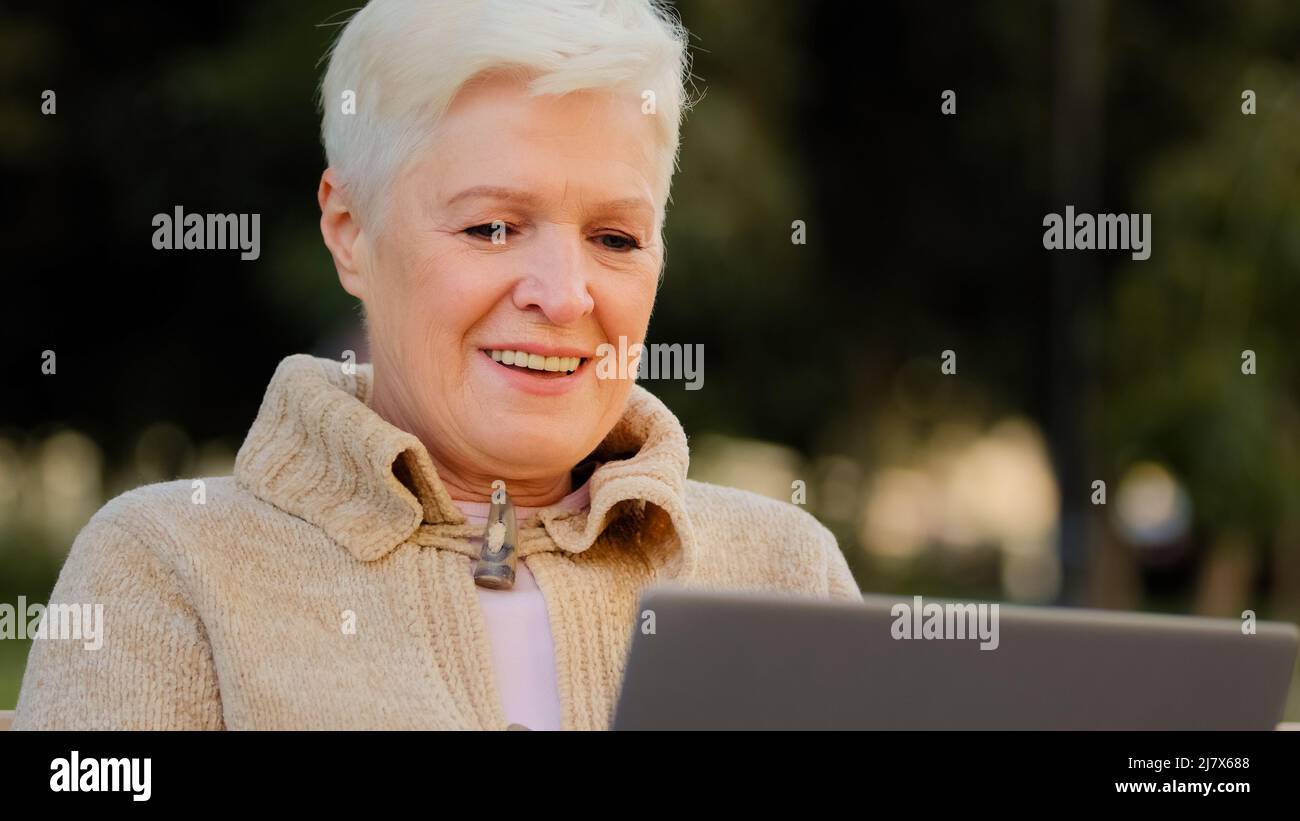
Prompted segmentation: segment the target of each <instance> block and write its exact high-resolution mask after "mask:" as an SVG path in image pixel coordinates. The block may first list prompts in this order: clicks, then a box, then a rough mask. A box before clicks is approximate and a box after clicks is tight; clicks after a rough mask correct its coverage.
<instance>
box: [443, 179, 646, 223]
mask: <svg viewBox="0 0 1300 821" xmlns="http://www.w3.org/2000/svg"><path fill="white" fill-rule="evenodd" d="M468 199H491V200H498V201H501V202H513V203H517V204H519V205H524V206H535V205H537V204H538V203H540V202H541V198H540V197H538V196H537V195H536V194H533V193H531V192H529V191H523V190H520V189H517V188H506V187H503V186H499V185H476V186H473V187H472V188H466V189H465V190H464V191H461V192H460V193H458V194H456V195H454V196H453V197H452V198H451V199H449V200H447V205H449V206H450V205H455V204H456V203H458V202H460V201H462V200H468ZM581 205H582V208H583V210H585V211H590V212H598V213H602V214H609V213H619V212H622V213H627V214H629V215H631V216H645V217H648V218H653V217H654V206H653V205H652V204H651V203H650V201H649V200H647V199H646V198H644V197H619V198H616V199H612V200H605V201H603V202H594V203H586V202H583V203H581Z"/></svg>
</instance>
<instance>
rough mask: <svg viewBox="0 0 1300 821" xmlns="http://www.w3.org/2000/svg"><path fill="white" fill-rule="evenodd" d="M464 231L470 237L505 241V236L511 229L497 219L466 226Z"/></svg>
mask: <svg viewBox="0 0 1300 821" xmlns="http://www.w3.org/2000/svg"><path fill="white" fill-rule="evenodd" d="M465 233H466V234H469V235H470V236H471V237H479V238H480V239H486V240H492V241H493V242H497V243H502V242H505V239H506V236H507V235H509V234H510V233H511V230H510V226H509V225H506V224H505V223H504V222H501V221H500V220H498V221H496V222H485V223H483V224H482V225H475V226H473V227H471V228H466V229H465Z"/></svg>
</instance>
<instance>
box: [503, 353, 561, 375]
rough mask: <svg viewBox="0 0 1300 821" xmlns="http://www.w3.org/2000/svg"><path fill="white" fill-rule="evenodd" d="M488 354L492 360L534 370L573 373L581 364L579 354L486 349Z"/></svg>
mask: <svg viewBox="0 0 1300 821" xmlns="http://www.w3.org/2000/svg"><path fill="white" fill-rule="evenodd" d="M488 354H489V355H490V356H491V357H492V359H493V360H494V361H496V362H500V363H501V364H503V365H514V366H515V367H517V368H528V369H530V370H534V371H551V372H560V373H573V372H574V371H576V370H577V369H578V366H579V365H581V364H582V357H580V356H541V355H540V354H535V353H532V354H530V353H525V352H524V351H504V350H492V351H488Z"/></svg>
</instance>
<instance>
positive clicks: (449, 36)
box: [320, 0, 689, 225]
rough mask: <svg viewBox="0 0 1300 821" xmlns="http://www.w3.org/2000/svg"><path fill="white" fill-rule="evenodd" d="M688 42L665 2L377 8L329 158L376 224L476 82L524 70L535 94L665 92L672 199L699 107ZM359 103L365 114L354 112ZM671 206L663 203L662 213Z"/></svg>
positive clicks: (344, 77) (458, 1)
mask: <svg viewBox="0 0 1300 821" xmlns="http://www.w3.org/2000/svg"><path fill="white" fill-rule="evenodd" d="M686 37H687V35H686V31H685V29H684V28H683V27H682V26H681V24H680V22H679V21H678V19H677V17H676V16H675V14H674V13H673V12H671V11H670V10H668V9H666V8H665V7H663V6H662V5H660V2H659V0H371V2H370V3H369V4H367V5H366V6H365V7H364V8H362V9H361V10H360V11H358V12H357V13H356V14H355V15H354V16H353V17H352V19H351V20H350V21H349V22H348V23H347V25H346V26H345V27H344V29H343V31H342V33H341V34H340V35H339V37H338V39H337V40H336V41H335V43H334V46H333V48H332V49H331V50H330V53H329V55H328V56H329V68H328V69H327V70H326V72H325V77H324V79H323V80H322V82H321V99H320V102H321V110H322V118H321V139H322V142H323V143H324V145H325V156H326V159H327V161H328V162H329V165H330V167H332V168H333V169H334V171H335V173H336V174H337V175H338V177H339V179H340V182H341V184H342V186H343V188H344V190H345V191H346V192H347V193H348V196H349V197H350V199H351V201H352V207H353V208H354V209H359V212H360V213H359V216H360V217H361V218H362V219H363V221H364V222H366V223H369V224H372V225H374V224H378V222H379V221H381V220H382V213H383V207H382V206H381V205H380V196H381V194H383V192H384V191H385V190H386V189H387V187H388V186H389V184H390V183H391V181H392V180H393V179H395V178H396V175H397V174H399V173H401V171H402V169H403V168H404V167H405V166H406V164H407V163H408V162H409V161H410V160H412V159H413V158H414V157H415V156H416V155H417V154H418V153H419V151H420V150H421V149H422V148H424V147H426V145H427V141H428V140H429V139H430V138H431V136H432V133H433V130H434V126H436V124H437V122H438V120H439V119H440V118H441V117H442V115H443V113H444V112H445V111H446V109H447V107H448V106H449V105H450V104H451V101H452V99H453V98H454V97H455V96H456V93H457V92H458V91H460V89H461V88H462V87H463V86H464V85H465V84H466V83H467V82H469V81H470V80H472V79H474V78H476V77H479V76H482V75H484V74H487V73H490V72H494V71H501V70H506V71H519V72H521V74H522V75H523V76H526V77H528V78H529V90H530V91H531V93H533V94H565V93H568V92H573V91H583V90H610V91H623V92H627V93H628V94H629V95H631V96H630V97H629V104H634V105H637V106H642V110H646V109H647V108H648V106H646V101H647V100H648V99H649V97H648V95H645V92H647V91H650V92H653V93H654V97H653V104H654V109H653V110H654V114H653V116H655V117H656V119H657V123H658V125H659V151H660V153H659V157H658V166H659V167H658V168H657V169H656V170H657V172H658V175H659V177H658V179H657V180H656V182H657V183H658V184H659V191H660V193H661V195H662V196H663V197H664V199H665V200H666V198H667V195H668V189H669V184H670V183H671V180H672V175H673V170H674V168H675V166H676V160H677V146H678V139H679V136H678V132H679V128H680V124H681V118H682V114H683V112H684V110H685V109H686V107H687V105H688V100H687V96H686V78H687V77H688V75H689V67H688V59H689V57H688V51H687V47H686V46H687V43H686ZM347 92H352V93H353V99H354V101H355V113H345V106H344V102H345V99H346V97H345V95H346V93H347ZM663 204H664V203H662V202H661V203H659V205H660V206H661V207H662V206H663Z"/></svg>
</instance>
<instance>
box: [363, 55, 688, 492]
mask: <svg viewBox="0 0 1300 821" xmlns="http://www.w3.org/2000/svg"><path fill="white" fill-rule="evenodd" d="M656 148H657V145H656V135H655V124H654V120H653V117H651V116H647V115H646V114H643V113H642V111H641V99H640V97H639V96H635V95H617V94H614V93H612V92H579V93H573V94H569V95H564V96H559V97H557V96H551V95H546V96H537V97H533V96H529V95H527V94H526V93H525V90H524V86H523V84H522V82H521V81H519V80H512V79H507V78H496V79H490V80H485V81H482V82H479V83H476V84H474V85H472V86H469V87H467V88H466V89H465V90H463V91H462V92H461V94H460V95H459V96H458V97H457V98H456V99H455V100H454V101H453V103H452V106H451V108H450V109H449V111H448V112H447V114H446V115H445V117H444V118H443V120H442V121H441V123H440V124H439V130H438V133H437V136H436V139H435V140H434V142H433V143H432V147H431V149H430V150H429V151H428V152H427V154H426V155H425V156H423V157H421V158H419V159H418V160H417V161H416V162H415V163H414V164H413V165H412V166H411V167H410V168H409V170H408V171H407V172H406V173H404V174H403V175H402V176H401V178H400V179H398V180H396V181H395V182H394V184H393V188H392V190H391V193H390V196H391V201H390V203H389V207H388V210H387V212H386V217H385V222H384V225H383V227H382V229H381V230H380V232H379V234H378V236H376V237H371V238H365V239H364V241H365V242H367V243H368V245H369V252H370V253H369V254H368V255H366V258H367V261H366V262H365V263H363V264H362V265H361V267H362V268H365V269H366V270H365V271H364V273H363V274H362V275H361V276H360V277H359V279H358V282H357V285H358V286H359V288H360V289H361V291H362V292H361V293H357V295H358V296H359V297H361V298H362V299H363V300H364V301H365V305H366V313H367V319H368V324H369V332H370V340H371V348H372V355H373V359H374V362H375V397H376V406H377V409H381V412H384V413H386V415H389V416H390V417H391V416H396V417H397V419H396V420H394V421H398V422H399V423H400V424H402V425H403V426H405V427H406V428H407V429H408V430H411V431H412V432H413V433H415V434H416V435H417V436H419V437H420V438H421V439H422V440H423V441H424V442H425V443H426V445H427V446H428V447H429V448H430V451H431V455H432V456H433V458H434V460H435V462H437V463H438V466H439V468H440V470H441V471H442V472H444V474H445V473H447V472H450V473H451V475H452V477H453V478H451V481H449V482H448V483H449V484H450V485H452V489H453V490H457V489H460V490H462V491H465V490H469V491H473V492H474V493H475V494H476V495H477V494H478V493H484V492H487V490H488V486H489V485H490V483H491V481H492V480H493V479H496V478H500V479H504V480H506V481H507V487H509V482H510V481H511V480H516V481H522V482H525V483H544V482H547V481H553V480H554V479H555V478H556V477H563V476H564V475H565V474H566V472H567V471H568V470H569V469H570V468H571V467H573V466H574V465H575V464H576V463H577V462H578V461H579V460H581V459H582V457H584V456H585V455H587V454H588V453H589V452H590V451H591V450H592V449H593V448H594V447H595V446H596V445H597V444H599V442H600V440H601V439H603V438H604V436H605V435H606V434H607V433H608V432H609V430H610V428H611V427H612V426H613V425H614V423H615V422H616V421H617V420H618V418H619V417H620V416H621V415H622V413H623V410H624V408H625V405H626V402H627V398H628V394H629V392H630V390H631V387H632V379H630V378H628V379H606V378H600V379H598V378H597V376H596V370H597V369H596V363H597V361H598V360H597V358H596V354H597V348H598V347H599V346H600V345H601V344H602V343H610V344H611V345H613V346H614V348H615V349H616V350H617V349H620V346H619V338H620V337H626V338H627V343H626V346H625V347H624V348H623V349H626V347H630V346H631V345H632V343H635V342H642V341H643V340H644V337H645V334H646V328H647V326H648V324H649V321H650V312H651V308H652V307H653V304H654V297H655V291H656V288H657V284H658V278H659V271H660V267H661V264H662V261H663V249H662V247H661V244H660V223H659V210H658V207H657V206H658V203H660V202H661V200H660V198H659V197H660V192H659V191H658V190H657V187H656V184H655V179H656V175H655V167H656V166H655V158H656ZM363 233H364V232H363ZM346 284H347V282H346V278H345V285H346ZM349 290H352V288H349ZM354 293H355V292H354ZM507 351H509V352H513V356H512V355H511V354H505V353H504V352H507ZM494 352H495V353H494ZM521 353H522V354H527V355H528V357H527V359H528V360H529V361H528V362H525V363H524V367H520V365H519V361H520V360H522V359H524V358H525V357H523V356H521V355H520V354H521ZM511 358H514V359H515V360H516V364H514V365H507V364H505V361H504V360H509V359H511ZM555 358H558V362H557V361H556V360H555ZM573 358H578V359H579V360H580V364H578V365H577V367H576V368H575V369H573V371H572V373H569V372H567V369H568V368H570V367H572V366H573ZM498 359H500V360H503V361H497V360H498ZM546 360H551V361H550V362H549V363H546ZM529 364H531V365H532V366H534V367H529ZM538 364H543V365H544V366H545V365H546V364H549V365H550V366H551V367H555V366H557V365H558V366H559V368H560V370H558V371H555V370H536V369H535V366H537V365H538ZM602 371H603V369H602ZM602 375H604V374H603V373H602ZM448 478H449V477H447V476H445V475H444V480H447V479H448ZM457 484H459V485H460V486H461V487H459V488H457V487H456V485H457ZM511 489H512V490H513V488H511Z"/></svg>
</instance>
